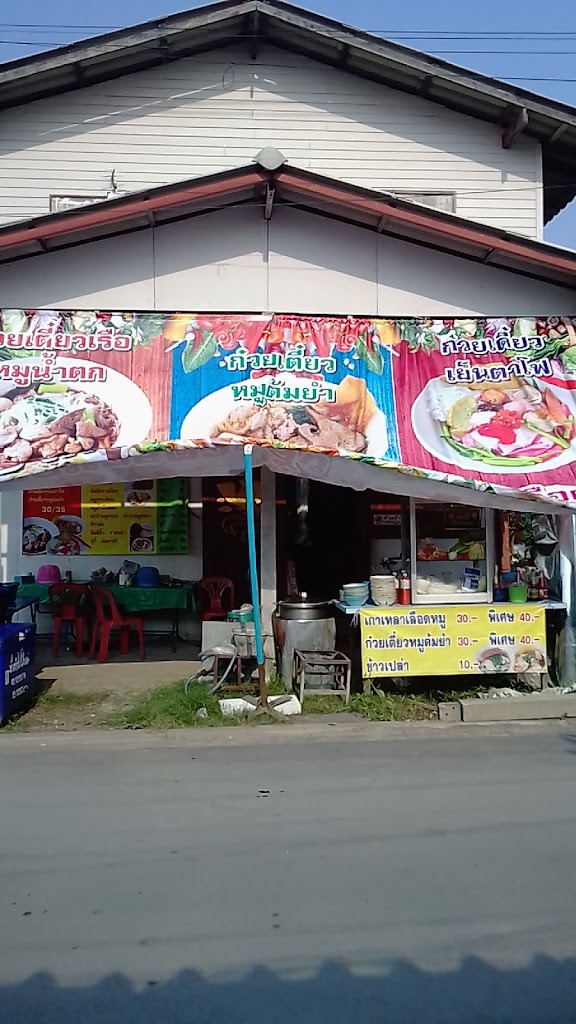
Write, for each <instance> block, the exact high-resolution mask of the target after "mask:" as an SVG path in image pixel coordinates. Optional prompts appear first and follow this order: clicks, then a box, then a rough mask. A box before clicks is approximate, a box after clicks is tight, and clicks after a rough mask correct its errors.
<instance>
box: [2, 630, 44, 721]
mask: <svg viewBox="0 0 576 1024" xmlns="http://www.w3.org/2000/svg"><path fill="white" fill-rule="evenodd" d="M35 639H36V626H32V625H28V624H26V625H24V624H21V625H17V624H15V623H14V624H11V625H7V626H0V724H1V725H4V724H5V723H6V722H7V721H9V719H10V718H12V716H13V715H17V714H20V712H22V711H25V710H26V708H27V707H30V705H31V704H32V701H33V700H34V696H35V686H34V651H35Z"/></svg>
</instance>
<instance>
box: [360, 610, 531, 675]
mask: <svg viewBox="0 0 576 1024" xmlns="http://www.w3.org/2000/svg"><path fill="white" fill-rule="evenodd" d="M360 636H361V645H362V675H363V677H364V678H365V679H370V678H377V677H380V676H450V675H471V674H475V673H482V674H497V673H506V672H532V673H535V674H537V673H542V672H545V671H546V666H547V661H546V612H545V609H544V608H543V607H542V606H541V605H538V604H496V605H482V606H475V607H462V606H460V607H448V606H436V607H430V608H428V607H411V608H405V607H401V606H399V605H393V606H392V607H390V608H376V607H374V608H362V609H361V610H360Z"/></svg>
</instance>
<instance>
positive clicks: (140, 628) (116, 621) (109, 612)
mask: <svg viewBox="0 0 576 1024" xmlns="http://www.w3.org/2000/svg"><path fill="white" fill-rule="evenodd" d="M91 590H92V594H93V597H94V604H95V606H96V618H95V620H94V629H93V631H92V641H91V643H90V657H91V658H93V657H94V655H95V653H96V644H97V642H98V632H99V631H100V653H99V656H98V660H99V661H101V662H104V661H107V660H108V644H109V643H110V634H111V632H112V630H113V629H119V630H120V653H121V654H128V648H129V646H130V630H131V629H135V630H136V632H137V633H138V640H139V643H140V657H141V658H142V660H143V661H144V659H145V657H146V654H145V652H144V624H143V622H142V619H141V618H140V617H139V616H136V615H131V616H128V615H121V613H120V612H119V611H118V605H117V604H116V601H115V600H114V596H113V594H111V593H110V591H109V590H107V589H106V587H100V586H92V588H91Z"/></svg>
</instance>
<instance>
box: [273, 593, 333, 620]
mask: <svg viewBox="0 0 576 1024" xmlns="http://www.w3.org/2000/svg"><path fill="white" fill-rule="evenodd" d="M277 613H278V616H279V618H281V619H285V620H287V621H292V622H294V621H296V622H312V621H314V620H315V619H331V618H333V617H334V608H333V607H332V605H331V604H330V602H329V601H308V599H307V596H306V594H300V595H299V596H298V597H295V598H289V599H288V598H287V599H286V600H285V601H279V602H278V609H277Z"/></svg>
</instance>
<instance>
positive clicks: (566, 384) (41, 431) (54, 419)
mask: <svg viewBox="0 0 576 1024" xmlns="http://www.w3.org/2000/svg"><path fill="white" fill-rule="evenodd" d="M0 316H1V327H2V330H1V331H0V482H1V481H2V480H3V479H12V478H14V477H20V476H27V475H30V474H34V473H38V472H40V471H42V470H47V469H55V468H57V467H59V466H62V465H64V464H65V463H67V462H72V463H76V464H82V463H84V464H85V463H88V462H94V461H96V460H107V459H108V460H109V459H120V458H127V457H129V456H130V455H140V454H144V453H146V452H149V451H163V450H165V451H166V452H170V451H175V450H179V449H185V448H198V447H206V446H209V445H221V444H239V443H246V442H251V443H254V444H260V445H266V446H273V447H276V448H297V449H304V450H311V451H315V452H325V453H328V454H330V455H335V456H342V457H348V458H355V459H360V460H364V461H367V462H370V463H376V464H378V465H382V466H383V467H385V468H387V469H398V470H400V471H401V472H410V473H414V472H415V473H417V474H419V475H422V476H424V477H426V476H428V477H431V478H433V479H436V480H438V479H441V480H444V481H448V482H454V483H461V484H465V485H466V486H468V487H476V488H478V489H483V490H489V489H494V490H501V489H503V488H511V489H513V490H515V491H522V490H523V491H526V492H530V493H531V494H536V495H542V496H545V497H546V499H547V500H552V501H558V502H561V503H563V504H573V503H574V504H576V427H575V417H576V317H575V318H567V317H543V318H532V317H529V318H526V317H493V318H478V319H459V320H458V319H456V320H452V319H450V320H448V319H447V320H433V319H431V320H424V319H419V320H407V319H395V320H394V319H363V318H359V317H334V318H326V317H309V316H297V315H273V316H272V315H269V316H266V315H262V316H261V315H233V314H203V313H112V312H85V311H84V312H78V311H55V310H37V311H34V310H14V309H11V310H4V311H2V313H1V314H0ZM129 472H130V471H129V470H127V474H128V473H129ZM139 475H141V471H139ZM527 497H528V494H527Z"/></svg>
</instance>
